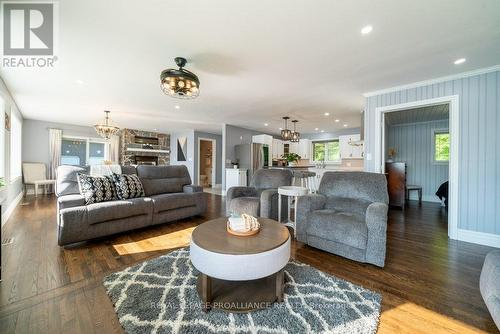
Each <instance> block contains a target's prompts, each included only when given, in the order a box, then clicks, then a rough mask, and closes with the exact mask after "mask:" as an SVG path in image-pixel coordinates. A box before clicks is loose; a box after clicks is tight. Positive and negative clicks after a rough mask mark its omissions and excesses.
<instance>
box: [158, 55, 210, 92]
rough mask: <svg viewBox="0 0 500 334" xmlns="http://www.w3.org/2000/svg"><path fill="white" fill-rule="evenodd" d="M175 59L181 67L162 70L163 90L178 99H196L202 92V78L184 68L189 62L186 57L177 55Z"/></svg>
mask: <svg viewBox="0 0 500 334" xmlns="http://www.w3.org/2000/svg"><path fill="white" fill-rule="evenodd" d="M174 60H175V63H176V64H177V66H179V69H177V70H176V69H173V68H169V69H167V70H164V71H162V72H161V74H160V87H161V90H162V91H163V93H165V94H167V95H170V96H172V97H176V98H178V99H194V98H195V97H197V96H198V95H199V94H200V89H199V88H200V80H198V77H197V76H196V74H194V73H193V72H190V71H188V70H186V69H184V68H183V67H184V66H185V65H186V63H187V60H186V59H185V58H182V57H176V58H175V59H174Z"/></svg>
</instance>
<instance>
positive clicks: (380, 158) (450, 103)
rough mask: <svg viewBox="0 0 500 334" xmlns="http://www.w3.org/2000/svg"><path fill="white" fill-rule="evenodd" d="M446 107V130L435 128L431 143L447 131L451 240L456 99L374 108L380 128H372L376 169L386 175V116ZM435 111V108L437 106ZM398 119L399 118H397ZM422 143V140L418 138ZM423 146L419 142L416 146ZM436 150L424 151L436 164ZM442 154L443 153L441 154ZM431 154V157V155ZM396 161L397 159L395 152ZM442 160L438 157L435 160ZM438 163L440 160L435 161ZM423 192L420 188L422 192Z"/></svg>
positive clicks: (453, 229) (452, 230) (454, 229)
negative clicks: (421, 109) (418, 109)
mask: <svg viewBox="0 0 500 334" xmlns="http://www.w3.org/2000/svg"><path fill="white" fill-rule="evenodd" d="M441 105H446V108H447V113H448V128H447V129H443V128H440V129H437V128H436V129H435V130H436V131H433V132H432V136H434V138H431V142H432V143H433V145H434V143H435V141H436V139H438V140H440V139H441V138H437V137H435V136H438V137H439V136H440V135H441V134H446V132H445V130H447V135H448V141H449V146H448V153H447V154H448V164H447V175H448V179H449V187H448V189H449V190H448V196H449V199H447V204H448V236H449V237H450V238H451V239H458V176H459V165H458V161H459V150H458V147H459V146H458V145H459V138H460V137H459V129H460V127H459V124H460V123H459V108H458V96H456V95H453V96H445V97H440V98H435V99H428V100H420V101H414V102H410V103H403V104H397V105H389V106H384V107H379V108H376V110H375V118H376V124H378V125H379V126H376V127H375V143H376V145H375V154H374V159H375V164H376V166H377V167H378V169H379V171H380V172H381V173H386V160H387V159H388V158H389V154H388V153H389V152H388V149H389V147H388V146H387V144H386V142H387V141H388V138H387V130H388V129H387V124H386V117H388V115H391V114H392V115H395V114H393V113H398V117H399V116H404V113H405V112H407V111H408V110H411V109H417V108H430V109H428V110H431V109H432V107H436V106H441ZM436 108H438V107H436ZM400 118H401V117H400ZM418 139H419V140H421V139H422V138H420V137H419V138H418ZM419 145H422V143H419ZM435 149H436V147H434V148H432V147H428V148H427V150H426V151H425V152H424V154H426V155H427V156H428V157H432V159H433V160H434V161H433V162H434V163H436V161H435V160H436V156H435V154H436V152H435ZM438 149H439V148H438ZM441 153H442V152H441ZM433 155H434V156H433ZM395 158H396V159H397V152H396V156H395ZM437 158H438V159H437V160H439V159H441V156H438V157H437ZM438 162H439V161H438ZM422 191H423V189H422Z"/></svg>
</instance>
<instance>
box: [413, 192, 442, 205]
mask: <svg viewBox="0 0 500 334" xmlns="http://www.w3.org/2000/svg"><path fill="white" fill-rule="evenodd" d="M410 200H412V201H418V194H417V193H416V192H413V191H412V192H411V193H410ZM422 201H423V202H432V203H441V201H440V200H439V198H437V196H434V195H422Z"/></svg>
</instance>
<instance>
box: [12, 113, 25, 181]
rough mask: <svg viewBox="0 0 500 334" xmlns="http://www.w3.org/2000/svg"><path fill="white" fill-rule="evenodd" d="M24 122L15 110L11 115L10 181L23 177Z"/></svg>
mask: <svg viewBox="0 0 500 334" xmlns="http://www.w3.org/2000/svg"><path fill="white" fill-rule="evenodd" d="M22 137H23V134H22V121H21V118H20V117H19V116H18V115H17V113H16V112H14V110H12V112H11V113H10V180H11V181H13V180H15V179H17V178H18V177H21V175H22V169H21V165H22V163H21V150H22Z"/></svg>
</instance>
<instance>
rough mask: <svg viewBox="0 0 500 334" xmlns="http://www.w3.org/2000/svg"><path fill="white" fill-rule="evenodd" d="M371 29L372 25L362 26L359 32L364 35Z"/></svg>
mask: <svg viewBox="0 0 500 334" xmlns="http://www.w3.org/2000/svg"><path fill="white" fill-rule="evenodd" d="M372 30H373V27H372V26H364V27H363V29H361V33H362V34H363V35H366V34H369V33H371V32H372Z"/></svg>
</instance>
